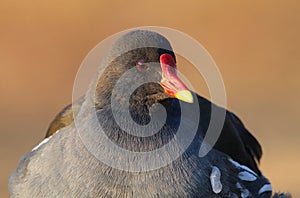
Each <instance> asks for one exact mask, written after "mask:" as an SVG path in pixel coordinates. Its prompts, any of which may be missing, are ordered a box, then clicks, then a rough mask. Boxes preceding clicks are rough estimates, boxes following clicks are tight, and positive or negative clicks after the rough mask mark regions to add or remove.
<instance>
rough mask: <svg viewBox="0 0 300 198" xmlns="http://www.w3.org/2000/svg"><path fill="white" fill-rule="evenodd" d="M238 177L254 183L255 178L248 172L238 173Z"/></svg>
mask: <svg viewBox="0 0 300 198" xmlns="http://www.w3.org/2000/svg"><path fill="white" fill-rule="evenodd" d="M238 177H239V178H240V179H241V180H243V181H255V180H256V179H257V177H256V176H255V175H253V174H251V173H249V172H248V171H242V172H239V174H238Z"/></svg>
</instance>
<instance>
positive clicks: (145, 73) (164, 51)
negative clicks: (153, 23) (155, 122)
mask: <svg viewBox="0 0 300 198" xmlns="http://www.w3.org/2000/svg"><path fill="white" fill-rule="evenodd" d="M106 59H107V60H109V61H107V63H106V64H107V67H106V68H105V70H104V72H103V75H102V76H101V77H99V80H98V84H97V87H96V106H98V107H100V108H101V107H102V106H104V105H107V104H110V102H111V95H112V93H115V95H114V96H115V97H117V99H118V100H120V101H121V100H128V97H127V98H126V94H127V92H130V87H134V86H136V89H135V90H134V92H133V93H130V94H131V95H130V100H132V101H134V103H136V104H138V103H144V104H148V103H149V105H150V106H151V105H152V104H153V103H156V102H159V101H161V100H164V99H166V98H170V97H173V98H177V99H179V100H182V101H184V102H187V103H193V96H192V94H191V92H190V91H189V89H188V88H187V86H186V85H185V84H184V83H183V81H182V80H181V79H180V78H179V77H178V75H177V66H176V57H175V54H174V52H173V50H172V47H171V45H170V43H169V41H168V40H167V39H166V38H165V37H163V36H162V35H160V34H158V33H155V32H151V31H147V30H135V31H131V32H129V33H127V34H125V35H123V36H122V37H120V38H119V39H118V40H117V41H116V42H115V43H114V44H113V45H112V47H111V48H110V50H109V52H108V53H107V55H106ZM118 83H119V84H118ZM120 83H121V85H122V86H120ZM116 85H117V86H116ZM116 87H117V88H116Z"/></svg>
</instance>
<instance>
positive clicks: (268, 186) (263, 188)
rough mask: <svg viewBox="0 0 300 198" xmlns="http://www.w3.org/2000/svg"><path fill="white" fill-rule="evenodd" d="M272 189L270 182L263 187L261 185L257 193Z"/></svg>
mask: <svg viewBox="0 0 300 198" xmlns="http://www.w3.org/2000/svg"><path fill="white" fill-rule="evenodd" d="M269 191H272V185H271V184H265V185H264V186H263V187H261V188H260V189H259V191H258V194H262V193H264V192H269Z"/></svg>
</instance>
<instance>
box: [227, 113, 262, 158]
mask: <svg viewBox="0 0 300 198" xmlns="http://www.w3.org/2000/svg"><path fill="white" fill-rule="evenodd" d="M230 115H231V118H232V121H233V122H234V123H235V124H236V127H237V128H238V130H239V132H240V135H241V138H242V141H243V142H244V144H245V146H246V149H247V150H248V152H249V154H251V156H252V157H253V158H254V159H255V160H256V161H257V162H259V161H260V159H261V157H262V148H261V146H260V144H259V142H258V141H257V139H256V138H255V137H254V136H253V135H252V134H251V133H250V132H249V131H248V130H247V129H246V127H245V126H244V124H243V123H242V121H241V120H240V119H239V118H238V117H237V116H236V115H235V114H234V113H232V112H230Z"/></svg>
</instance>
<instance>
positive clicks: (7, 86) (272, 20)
mask: <svg viewBox="0 0 300 198" xmlns="http://www.w3.org/2000/svg"><path fill="white" fill-rule="evenodd" d="M145 25H155V26H167V27H170V28H174V29H178V30H180V31H183V32H185V33H187V34H189V35H191V36H192V37H194V38H195V39H196V40H198V41H199V42H200V43H202V44H203V45H204V46H205V48H206V49H207V50H208V51H209V52H210V54H211V55H212V56H213V58H214V60H215V61H216V63H217V65H218V66H219V69H220V71H221V73H222V75H223V78H224V82H225V86H226V90H227V99H228V108H229V109H230V110H232V111H234V112H235V113H236V114H238V115H239V116H240V117H241V118H242V120H243V121H244V123H245V124H246V126H247V127H248V128H249V129H250V130H251V131H252V133H253V134H254V135H255V136H256V137H257V138H258V139H259V141H260V142H261V144H262V146H263V151H264V155H263V159H262V163H261V168H262V170H263V172H264V174H265V175H266V176H267V177H268V178H269V179H270V180H271V182H272V183H273V187H274V189H275V190H281V191H290V192H292V193H293V195H294V197H300V188H299V184H300V171H299V167H300V158H299V157H300V156H299V151H300V141H299V140H300V134H299V133H300V130H299V129H300V127H299V125H298V124H299V123H300V116H299V115H300V104H299V101H300V78H299V76H298V75H299V74H300V39H299V35H300V3H299V1H296V0H295V1H290V0H288V1H271V0H266V1H256V2H255V3H254V2H253V1H238V0H236V1H222V0H221V1H178V2H177V1H174V0H173V1H147V2H146V1H145V2H141V1H137V0H128V1H119V2H117V1H111V0H110V1H108V0H102V1H78V0H72V1H71V0H68V1H66V0H62V1H57V0H54V1H31V0H28V1H5V0H4V1H1V2H0V69H1V72H0V94H1V97H0V109H1V112H0V119H1V124H0V133H1V138H0V148H1V149H0V154H1V159H2V160H1V165H0V167H1V168H0V197H8V190H7V179H8V175H9V173H10V172H11V171H12V170H13V169H14V168H15V167H16V165H17V162H18V160H19V159H20V157H21V156H22V155H23V154H25V153H26V152H28V151H30V150H31V149H32V148H33V147H34V146H35V145H36V144H37V143H38V142H40V141H41V140H42V139H43V137H44V135H45V131H46V129H47V127H48V124H49V123H50V121H51V120H52V119H53V117H54V116H55V114H56V113H57V112H58V111H59V110H60V109H61V108H62V107H63V106H65V105H66V104H68V103H70V101H71V97H72V86H73V81H74V78H75V74H76V72H77V69H78V67H79V66H80V63H81V61H82V60H83V58H84V57H85V55H86V54H87V53H88V52H89V51H90V50H91V49H92V48H93V47H94V46H95V45H96V44H98V43H99V42H100V41H101V40H103V39H105V38H106V37H107V36H109V35H111V34H114V33H116V32H119V31H121V30H124V29H127V28H132V27H136V26H145ZM186 73H188V72H186ZM198 92H199V93H202V92H201V90H198ZM204 95H205V96H206V97H208V96H207V95H206V94H205V93H204Z"/></svg>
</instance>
